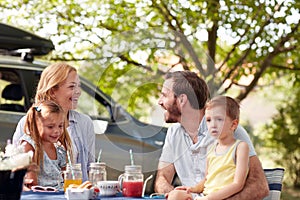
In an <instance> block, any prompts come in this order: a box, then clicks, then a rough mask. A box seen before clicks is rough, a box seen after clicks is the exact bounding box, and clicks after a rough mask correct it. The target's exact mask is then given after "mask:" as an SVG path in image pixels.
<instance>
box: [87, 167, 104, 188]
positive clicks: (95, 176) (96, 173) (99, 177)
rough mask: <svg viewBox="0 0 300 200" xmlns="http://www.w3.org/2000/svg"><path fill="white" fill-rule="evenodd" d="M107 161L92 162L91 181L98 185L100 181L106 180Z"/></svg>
mask: <svg viewBox="0 0 300 200" xmlns="http://www.w3.org/2000/svg"><path fill="white" fill-rule="evenodd" d="M106 179H107V175H106V163H104V162H99V163H98V162H95V163H91V164H90V171H89V181H90V182H91V183H92V184H93V185H97V183H98V181H106Z"/></svg>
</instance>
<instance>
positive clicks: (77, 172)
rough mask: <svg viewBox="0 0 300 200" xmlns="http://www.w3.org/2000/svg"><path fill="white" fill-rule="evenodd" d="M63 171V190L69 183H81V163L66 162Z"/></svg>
mask: <svg viewBox="0 0 300 200" xmlns="http://www.w3.org/2000/svg"><path fill="white" fill-rule="evenodd" d="M63 173H64V191H66V189H67V187H68V186H69V185H70V184H76V185H80V184H81V183H82V171H81V164H80V163H78V164H72V166H70V165H69V164H67V167H66V171H64V172H63Z"/></svg>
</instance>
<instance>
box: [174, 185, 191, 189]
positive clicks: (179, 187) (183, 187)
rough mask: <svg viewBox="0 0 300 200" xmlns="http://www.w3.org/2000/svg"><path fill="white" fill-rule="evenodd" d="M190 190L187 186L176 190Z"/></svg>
mask: <svg viewBox="0 0 300 200" xmlns="http://www.w3.org/2000/svg"><path fill="white" fill-rule="evenodd" d="M188 189H189V187H187V186H178V187H176V188H175V189H174V190H188Z"/></svg>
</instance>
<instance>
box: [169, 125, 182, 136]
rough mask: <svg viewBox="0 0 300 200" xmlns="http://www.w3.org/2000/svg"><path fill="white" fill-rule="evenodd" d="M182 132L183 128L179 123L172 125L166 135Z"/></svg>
mask: <svg viewBox="0 0 300 200" xmlns="http://www.w3.org/2000/svg"><path fill="white" fill-rule="evenodd" d="M183 131H184V128H183V127H182V126H181V124H180V123H174V124H172V125H171V126H170V127H169V128H168V133H170V134H171V133H172V134H177V133H182V132H183Z"/></svg>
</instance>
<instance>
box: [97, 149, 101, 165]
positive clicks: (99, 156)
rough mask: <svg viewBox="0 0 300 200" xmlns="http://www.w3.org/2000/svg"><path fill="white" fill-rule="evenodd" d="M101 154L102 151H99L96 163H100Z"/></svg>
mask: <svg viewBox="0 0 300 200" xmlns="http://www.w3.org/2000/svg"><path fill="white" fill-rule="evenodd" d="M101 154H102V149H100V150H99V154H98V159H97V162H98V163H99V162H100V161H101Z"/></svg>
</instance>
